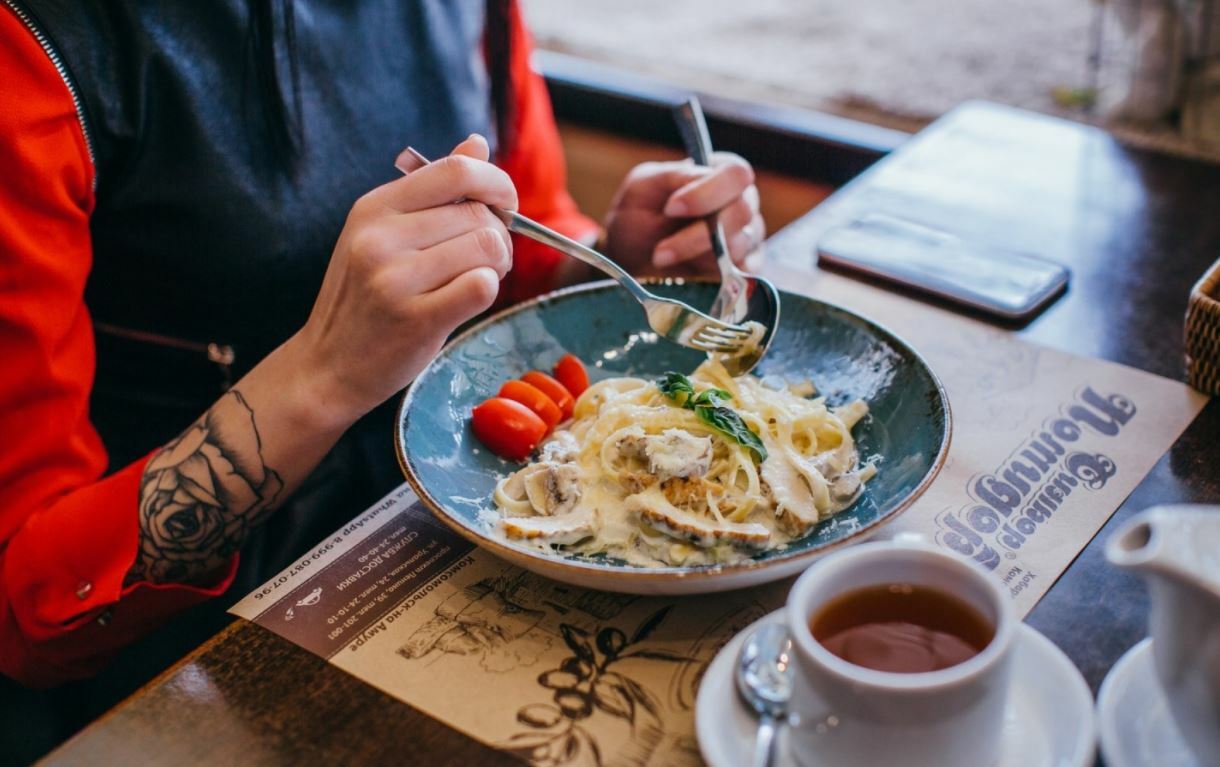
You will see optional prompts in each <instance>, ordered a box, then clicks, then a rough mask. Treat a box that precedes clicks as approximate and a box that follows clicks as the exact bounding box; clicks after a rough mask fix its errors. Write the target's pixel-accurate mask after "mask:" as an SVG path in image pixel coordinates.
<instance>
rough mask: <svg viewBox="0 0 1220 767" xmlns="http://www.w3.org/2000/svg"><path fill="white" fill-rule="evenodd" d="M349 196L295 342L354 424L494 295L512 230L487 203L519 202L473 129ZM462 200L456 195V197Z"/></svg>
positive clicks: (328, 399)
mask: <svg viewBox="0 0 1220 767" xmlns="http://www.w3.org/2000/svg"><path fill="white" fill-rule="evenodd" d="M407 157H409V156H406V155H404V156H403V157H400V160H399V163H398V165H399V167H400V169H402V170H404V172H405V173H406V175H405V176H404V177H403V178H400V179H396V180H394V181H391V182H390V183H388V184H385V185H384V186H380V187H378V188H376V189H374V190H372V191H371V192H369V193H368V194H366V195H364V196H363V197H362V198H360V200H358V201H357V202H356V204H355V205H354V206H353V207H352V210H351V213H350V214H349V215H348V218H347V223H346V225H345V226H344V228H343V232H342V233H341V234H340V235H339V240H338V243H337V244H336V245H335V250H334V254H333V255H332V256H331V261H330V266H329V267H328V268H327V271H326V277H325V279H324V280H323V282H322V287H321V290H320V291H319V292H318V298H317V301H316V302H315V304H314V308H313V311H312V313H311V314H310V317H309V320H308V321H307V322H306V324H305V326H304V327H303V328H302V329H301V331H300V332H299V333H298V334H297V336H295V337H294V339H293V341H292V342H291V343H294V344H295V345H296V347H297V350H298V353H299V354H300V355H301V356H303V357H304V361H303V363H304V368H303V370H302V372H303V373H305V374H307V375H313V376H314V377H315V379H316V382H317V384H318V386H317V391H318V397H319V399H320V400H321V402H319V407H325V408H327V409H328V410H329V412H332V413H333V414H334V415H335V417H336V418H339V419H342V420H347V421H348V422H349V423H350V422H351V421H352V420H355V418H358V417H359V416H360V415H363V414H364V413H365V412H367V411H368V410H371V409H372V408H373V407H376V406H377V405H378V404H380V403H381V402H383V401H385V400H386V399H388V398H389V397H390V396H391V395H393V394H394V393H395V392H397V391H398V390H400V389H402V388H403V387H404V386H406V385H407V384H408V383H410V382H411V380H412V379H414V378H415V376H416V375H418V374H419V372H420V371H421V370H422V369H423V368H424V366H425V365H426V364H427V363H428V362H429V361H430V360H431V359H432V358H433V357H434V356H436V354H437V352H439V351H440V349H441V346H442V345H443V344H444V342H445V339H446V338H447V337H448V336H449V335H450V334H451V333H452V332H453V330H454V329H455V328H457V327H458V326H459V325H460V324H462V323H463V322H465V321H466V320H468V319H470V318H472V317H474V316H475V315H477V314H478V313H479V312H482V311H483V310H485V309H487V308H488V307H489V306H491V304H492V302H493V301H494V300H495V298H496V294H497V292H498V290H499V283H500V280H501V278H503V277H504V274H505V272H507V271H508V269H509V267H510V266H511V265H512V240H511V239H510V237H509V234H508V231H507V230H506V229H505V228H504V225H503V224H502V223H501V222H500V221H499V219H497V218H496V217H495V216H494V215H493V214H492V213H491V211H489V210H488V209H487V205H498V206H500V207H502V208H506V209H510V210H515V209H516V208H517V192H516V189H515V187H514V186H513V182H512V181H511V180H510V179H509V177H508V175H507V174H505V173H504V171H502V170H500V169H499V168H497V167H495V166H494V165H492V164H490V163H489V162H487V157H488V149H487V142H486V141H485V140H484V139H483V138H482V137H481V136H471V137H470V138H468V139H467V140H465V141H463V142H462V143H461V144H459V145H458V146H457V148H456V149H454V150H453V153H452V154H450V155H449V156H448V157H446V158H444V159H442V160H438V161H436V162H433V163H431V164H429V165H427V166H425V167H417V164H414V163H411V162H410V160H409V159H407ZM458 199H461V200H465V202H460V203H454V200H458Z"/></svg>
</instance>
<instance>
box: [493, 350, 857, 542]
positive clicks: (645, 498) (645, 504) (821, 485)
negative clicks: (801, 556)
mask: <svg viewBox="0 0 1220 767" xmlns="http://www.w3.org/2000/svg"><path fill="white" fill-rule="evenodd" d="M676 379H680V380H681V381H683V382H685V381H689V384H690V385H691V388H692V389H693V395H702V396H701V397H699V398H698V399H699V401H702V402H704V403H705V404H707V405H708V407H712V406H718V407H719V408H720V409H719V410H718V411H717V412H716V413H709V412H708V411H706V410H705V411H702V412H701V411H699V409H698V408H694V407H693V406H692V405H691V403H692V402H693V401H694V400H695V396H690V397H683V396H680V395H679V396H676V397H675V396H670V395H669V394H667V393H666V392H665V391H662V389H663V388H667V387H665V386H664V385H662V386H659V385H658V383H657V382H655V381H647V380H644V379H641V378H610V379H606V380H603V381H600V382H598V383H596V384H594V385H593V386H591V387H589V389H588V390H586V391H585V392H584V393H583V394H582V395H581V396H580V398H579V399H578V400H577V402H576V406H575V410H574V413H573V417H572V420H571V421H569V422H568V423H567V424H566V425H565V426H564V427H563V428H560V429H559V430H557V431H556V432H555V433H554V434H553V435H552V436H551V438H550V439H549V440H548V441H547V442H546V443H544V444H543V445H542V447H541V449H540V453H539V456H538V459H537V460H536V461H534V462H532V463H530V464H529V465H527V466H526V467H525V468H523V469H521V470H519V471H517V472H514V473H513V474H511V475H509V476H507V477H505V478H504V479H502V480H501V481H500V482H499V483H498V484H497V486H496V489H495V494H494V498H495V502H496V506H497V510H498V512H499V514H498V516H497V518H496V519H495V520H494V523H493V524H494V525H495V526H496V527H497V529H498V531H499V533H500V534H501V535H503V536H505V537H506V538H508V539H510V540H513V541H515V542H517V543H518V544H525V545H530V546H534V547H537V548H539V549H541V550H545V551H548V552H554V551H556V550H558V551H562V552H565V553H581V554H590V555H592V554H604V555H607V556H611V557H616V558H619V559H622V560H625V561H627V562H629V563H631V564H635V565H640V566H665V565H671V566H672V565H701V564H715V563H731V562H737V561H741V560H743V559H746V558H749V557H750V556H752V555H753V554H755V553H757V552H758V551H762V550H767V549H774V548H778V547H783V546H785V545H786V544H787V543H788V542H790V541H792V540H793V539H796V538H800V537H802V536H804V535H805V534H807V533H808V532H809V531H810V530H811V529H812V528H813V526H814V525H816V524H817V523H818V522H819V521H821V520H823V519H826V518H827V517H830V516H831V515H833V514H835V513H836V512H838V511H841V510H842V509H844V508H846V507H848V506H850V505H851V504H852V502H853V501H854V500H855V499H856V497H857V496H858V495H859V493H860V490H861V487H862V484H863V483H864V482H865V481H867V480H868V479H869V478H870V477H872V476H873V474H874V473H875V468H874V467H873V466H872V465H871V464H865V465H863V466H861V465H860V461H859V456H858V454H857V450H856V444H855V441H854V439H853V438H852V435H851V429H852V427H853V426H854V425H855V424H856V423H857V422H858V421H859V420H860V419H861V418H863V417H864V416H865V414H866V413H867V412H868V406H867V405H866V404H865V403H864V402H863V401H862V400H856V401H853V402H849V403H847V404H845V405H842V406H839V407H828V406H827V404H826V402H825V400H824V398H821V397H812V396H809V395H811V394H812V385H810V384H805V385H804V386H794V387H787V388H780V389H776V388H772V387H769V386H767V385H764V383H763V382H762V381H760V380H759V379H758V378H755V377H753V376H742V377H740V378H733V377H731V376H730V375H729V374H728V372H727V371H725V369H724V368H723V367H722V366H721V365H720V364H719V363H718V362H716V361H715V360H709V361H707V362H705V363H703V364H702V365H700V366H699V368H698V369H696V370H695V372H694V373H693V374H692V375H691V376H690V378H689V379H686V378H685V377H683V376H676ZM724 409H727V410H729V411H732V412H731V413H727V414H726V412H725V410H724ZM733 413H735V414H736V415H732V414H733ZM726 420H727V421H729V422H731V423H730V424H729V426H727V427H726V424H725V422H726ZM732 423H736V424H737V425H738V428H737V429H736V433H737V435H738V436H737V437H735V436H734V429H733V428H732ZM741 425H744V426H745V427H746V428H747V429H748V430H749V431H750V432H752V433H753V434H745V435H743V434H741V430H740V426H741ZM743 437H744V439H743ZM751 444H752V445H753V447H752V446H751ZM764 455H765V458H763V456H764ZM760 458H761V459H762V460H760Z"/></svg>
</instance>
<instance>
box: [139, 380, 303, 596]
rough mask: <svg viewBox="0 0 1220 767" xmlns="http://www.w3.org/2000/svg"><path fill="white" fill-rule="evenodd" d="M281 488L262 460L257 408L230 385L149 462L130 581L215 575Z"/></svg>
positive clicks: (170, 580)
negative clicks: (138, 544) (198, 417)
mask: <svg viewBox="0 0 1220 767" xmlns="http://www.w3.org/2000/svg"><path fill="white" fill-rule="evenodd" d="M283 489H284V482H283V481H282V480H281V478H280V475H279V474H277V473H276V472H275V471H274V470H272V469H271V468H270V467H268V466H267V465H266V464H265V463H264V460H263V445H262V440H261V439H260V437H259V431H258V425H257V423H256V421H255V415H254V411H253V409H252V408H251V407H250V405H249V404H248V403H247V401H246V399H245V397H243V396H242V394H241V392H240V391H238V390H237V389H232V390H230V391H229V392H228V393H226V394H225V395H224V396H223V397H221V398H220V399H219V400H218V401H217V402H216V404H214V405H213V406H212V408H211V409H210V410H208V412H207V413H205V414H204V415H203V417H202V418H200V419H199V420H198V421H196V422H195V423H194V424H193V425H192V426H191V427H190V428H189V429H187V430H186V431H185V432H183V433H182V434H181V435H180V436H179V437H177V438H176V439H175V440H174V441H172V442H170V443H169V444H167V445H166V446H165V447H163V448H162V449H161V450H160V451H159V452H157V454H156V455H154V456H153V457H152V458H151V459H150V460H149V462H148V465H147V466H146V467H145V469H144V476H143V479H142V480H141V483H140V506H139V510H140V548H139V553H138V555H137V557H136V562H135V565H134V566H133V567H132V568H131V571H130V572H129V573H128V582H135V581H149V582H153V583H190V582H192V581H197V580H199V579H200V578H203V577H206V576H209V575H211V574H214V573H215V572H216V571H217V570H218V569H219V568H220V567H221V566H223V565H224V564H225V563H226V562H227V561H228V560H229V558H230V557H232V556H233V553H234V552H236V551H237V549H238V548H239V547H240V546H241V544H242V542H243V541H244V540H245V538H246V535H247V534H248V533H249V531H250V529H251V528H252V527H253V526H254V525H256V524H257V523H258V522H259V521H260V520H261V519H262V518H263V517H264V516H265V515H266V514H267V513H268V512H269V511H270V510H271V509H272V508H273V506H274V505H275V503H276V501H277V500H278V499H279V496H280V494H281V492H282V491H283Z"/></svg>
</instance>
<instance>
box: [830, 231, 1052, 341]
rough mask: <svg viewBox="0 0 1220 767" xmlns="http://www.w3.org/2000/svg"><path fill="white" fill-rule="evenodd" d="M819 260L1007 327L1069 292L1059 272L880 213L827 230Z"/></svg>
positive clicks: (1014, 254)
mask: <svg viewBox="0 0 1220 767" xmlns="http://www.w3.org/2000/svg"><path fill="white" fill-rule="evenodd" d="M818 260H819V262H820V263H824V264H826V265H828V266H832V267H836V266H837V267H840V268H842V269H848V270H851V271H857V272H863V273H865V274H868V275H871V276H873V277H878V278H881V279H883V280H888V281H890V282H894V283H898V284H900V285H905V286H907V287H910V288H914V289H915V290H919V291H922V292H925V293H930V294H932V295H935V296H939V297H940V298H943V299H945V300H947V301H951V302H953V303H956V304H961V305H963V306H968V307H970V308H972V309H977V310H980V311H983V312H986V313H988V314H992V315H995V316H997V317H1000V318H1003V319H1006V320H1027V319H1029V318H1031V317H1033V316H1034V315H1036V314H1037V313H1038V312H1039V311H1041V310H1042V309H1043V307H1045V306H1046V305H1047V304H1049V303H1050V302H1051V301H1052V300H1053V299H1054V298H1055V297H1056V296H1058V295H1059V294H1060V293H1062V292H1063V291H1064V289H1066V288H1067V284H1068V270H1067V268H1066V267H1064V266H1062V265H1061V264H1057V263H1055V262H1053V261H1048V260H1046V259H1044V258H1039V257H1037V256H1033V255H1030V254H1028V253H1022V252H1019V251H1015V250H1007V249H1004V248H999V247H995V246H992V245H984V244H980V243H974V242H970V241H967V240H964V239H962V238H960V237H957V236H955V235H953V234H950V233H948V232H944V231H941V230H939V229H934V228H932V227H929V226H924V225H923V224H919V223H916V222H914V221H907V220H905V219H901V218H897V217H894V216H890V215H886V214H882V213H869V214H865V215H862V216H860V217H858V218H855V219H853V220H851V221H849V222H847V223H846V224H843V225H840V226H837V227H834V228H833V229H830V230H828V231H827V232H826V233H825V234H823V235H822V237H821V239H820V240H819V241H818Z"/></svg>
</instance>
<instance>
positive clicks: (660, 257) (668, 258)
mask: <svg viewBox="0 0 1220 767" xmlns="http://www.w3.org/2000/svg"><path fill="white" fill-rule="evenodd" d="M677 260H678V254H677V253H675V252H673V251H672V250H670V249H669V248H657V250H656V252H655V253H653V254H652V265H653V266H655V267H657V268H658V269H664V268H665V267H667V266H673V265H674V263H675V262H676V261H677Z"/></svg>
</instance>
